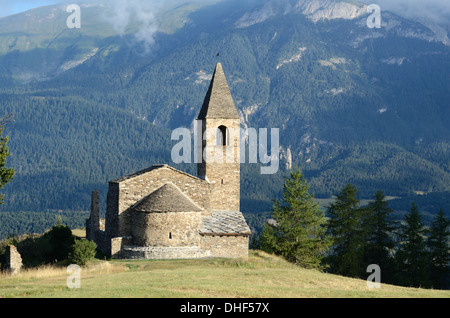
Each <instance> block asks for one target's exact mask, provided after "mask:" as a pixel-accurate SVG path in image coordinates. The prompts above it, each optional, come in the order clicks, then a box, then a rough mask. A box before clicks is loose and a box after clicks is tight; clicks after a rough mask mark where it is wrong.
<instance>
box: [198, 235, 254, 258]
mask: <svg viewBox="0 0 450 318" xmlns="http://www.w3.org/2000/svg"><path fill="white" fill-rule="evenodd" d="M248 244H249V237H248V236H242V235H240V236H220V235H217V236H213V235H204V236H202V237H201V242H200V247H201V248H202V249H205V250H210V251H211V256H212V257H225V258H244V259H246V258H248Z"/></svg>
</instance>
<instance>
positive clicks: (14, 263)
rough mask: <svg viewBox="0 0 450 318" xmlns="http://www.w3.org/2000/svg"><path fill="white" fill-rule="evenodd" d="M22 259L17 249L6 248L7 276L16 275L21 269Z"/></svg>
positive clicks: (11, 246)
mask: <svg viewBox="0 0 450 318" xmlns="http://www.w3.org/2000/svg"><path fill="white" fill-rule="evenodd" d="M22 266H23V264H22V257H21V256H20V253H19V252H18V251H17V247H15V246H14V245H9V246H8V247H7V248H6V268H7V271H8V273H9V274H11V275H16V274H18V273H20V270H21V269H22Z"/></svg>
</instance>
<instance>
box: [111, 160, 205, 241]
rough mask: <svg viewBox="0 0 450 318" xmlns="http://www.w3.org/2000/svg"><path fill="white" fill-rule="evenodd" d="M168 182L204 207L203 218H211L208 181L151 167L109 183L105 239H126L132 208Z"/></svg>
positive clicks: (130, 222)
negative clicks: (106, 237)
mask: <svg viewBox="0 0 450 318" xmlns="http://www.w3.org/2000/svg"><path fill="white" fill-rule="evenodd" d="M168 182H171V183H173V184H174V185H176V186H177V187H178V188H180V190H181V191H182V192H184V193H185V194H186V195H187V196H188V197H189V198H190V199H191V200H192V201H193V202H194V203H196V204H197V205H198V206H200V207H201V208H203V209H204V210H205V211H204V212H203V215H210V213H211V209H210V193H211V189H210V184H209V183H208V182H207V181H205V180H202V179H199V178H197V177H194V176H191V175H189V174H187V173H184V172H181V171H178V170H176V169H174V168H171V167H169V166H166V165H163V166H158V167H153V168H152V169H149V170H148V171H147V172H145V171H144V172H140V173H137V174H136V175H134V176H129V177H124V178H121V179H118V180H116V181H111V182H110V184H109V191H108V198H107V201H108V202H107V210H106V216H107V223H106V232H107V236H109V237H111V238H112V237H116V236H117V237H124V236H129V235H130V234H131V229H132V217H131V207H132V206H133V205H134V204H136V203H137V202H138V201H140V200H141V199H143V198H144V197H146V196H147V195H149V194H150V193H152V192H153V191H155V190H156V189H158V188H160V187H161V186H163V185H164V184H166V183H168Z"/></svg>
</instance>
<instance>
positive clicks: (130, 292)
mask: <svg viewBox="0 0 450 318" xmlns="http://www.w3.org/2000/svg"><path fill="white" fill-rule="evenodd" d="M68 275H69V274H67V272H66V269H65V268H51V267H46V268H41V269H39V270H30V271H23V272H22V273H21V274H19V275H18V276H15V277H7V276H4V275H3V276H0V297H3V298H19V297H20V298H22V297H24V298H47V297H49V298H125V297H133V298H136V297H138V298H140V297H148V298H198V297H200V298H240V297H244V298H316V297H319V298H329V297H332V298H336V297H339V298H347V297H358V298H379V297H382V298H431V297H433V298H449V297H450V291H436V290H425V289H416V288H404V287H397V286H391V285H382V286H381V288H380V289H369V288H368V287H367V285H366V281H364V280H358V279H351V278H345V277H342V276H336V275H331V274H324V273H320V272H318V271H315V270H306V269H302V268H299V267H297V266H295V265H292V264H290V263H287V262H286V261H284V260H283V259H280V258H278V257H275V256H272V255H268V254H266V253H263V252H260V251H251V252H250V257H249V259H248V260H230V259H202V260H172V261H149V260H136V261H130V260H113V261H110V262H107V261H99V260H97V261H95V262H93V263H92V264H91V265H90V266H88V267H87V268H85V269H83V270H82V275H81V288H80V289H69V288H68V287H67V286H66V281H67V278H68Z"/></svg>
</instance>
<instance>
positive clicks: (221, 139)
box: [217, 126, 228, 146]
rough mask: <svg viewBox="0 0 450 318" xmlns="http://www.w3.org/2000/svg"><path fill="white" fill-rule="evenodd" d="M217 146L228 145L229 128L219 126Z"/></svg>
mask: <svg viewBox="0 0 450 318" xmlns="http://www.w3.org/2000/svg"><path fill="white" fill-rule="evenodd" d="M217 146H228V129H227V127H225V126H220V127H219V128H217Z"/></svg>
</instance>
